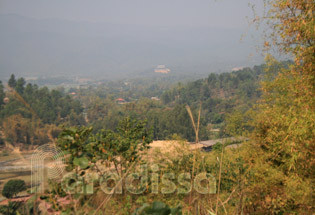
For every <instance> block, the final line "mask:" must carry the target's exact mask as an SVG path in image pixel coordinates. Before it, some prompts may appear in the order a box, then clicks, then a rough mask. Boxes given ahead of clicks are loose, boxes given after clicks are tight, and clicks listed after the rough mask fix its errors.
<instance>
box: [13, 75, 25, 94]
mask: <svg viewBox="0 0 315 215" xmlns="http://www.w3.org/2000/svg"><path fill="white" fill-rule="evenodd" d="M24 85H25V80H24V78H19V79H18V80H17V82H16V85H15V90H16V92H17V93H19V94H21V95H22V94H23V92H24Z"/></svg>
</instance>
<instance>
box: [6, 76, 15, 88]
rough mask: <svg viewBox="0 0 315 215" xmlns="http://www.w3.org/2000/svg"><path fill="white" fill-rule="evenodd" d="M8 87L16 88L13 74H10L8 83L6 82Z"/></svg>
mask: <svg viewBox="0 0 315 215" xmlns="http://www.w3.org/2000/svg"><path fill="white" fill-rule="evenodd" d="M8 85H9V87H11V88H15V86H16V80H15V76H14V74H12V75H11V76H10V79H9V81H8Z"/></svg>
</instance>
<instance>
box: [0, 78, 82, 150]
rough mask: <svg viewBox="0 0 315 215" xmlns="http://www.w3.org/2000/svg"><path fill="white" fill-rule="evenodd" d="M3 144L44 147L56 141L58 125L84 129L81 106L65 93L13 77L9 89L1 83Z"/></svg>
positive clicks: (0, 107) (0, 108)
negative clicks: (5, 141)
mask: <svg viewBox="0 0 315 215" xmlns="http://www.w3.org/2000/svg"><path fill="white" fill-rule="evenodd" d="M0 99H1V102H2V103H0V118H1V122H2V123H1V128H2V129H1V130H2V133H3V135H2V142H3V140H7V141H9V142H10V143H12V144H26V145H25V146H28V145H41V144H45V143H47V142H50V141H51V140H49V135H53V136H54V137H57V135H58V132H57V133H56V132H53V131H54V130H59V129H58V128H57V126H58V125H83V124H84V123H85V121H84V119H83V116H82V111H83V109H82V106H81V104H80V102H79V101H78V100H74V99H73V98H71V97H70V96H69V95H66V93H65V92H63V91H62V90H57V89H56V90H49V89H48V88H47V87H41V88H39V87H38V86H37V85H32V84H26V82H25V80H24V78H18V79H17V80H16V79H15V76H14V75H12V76H11V78H10V80H9V81H8V87H7V88H4V86H3V84H2V83H0Z"/></svg>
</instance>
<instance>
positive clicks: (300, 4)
mask: <svg viewBox="0 0 315 215" xmlns="http://www.w3.org/2000/svg"><path fill="white" fill-rule="evenodd" d="M267 2H268V3H269V7H270V10H269V16H267V17H269V18H268V19H269V20H268V24H269V25H270V26H271V27H272V29H273V33H272V35H271V36H270V37H269V38H270V39H271V42H270V41H269V42H268V41H266V43H265V45H266V46H269V45H270V44H276V45H278V47H279V48H280V51H282V52H284V53H286V54H290V55H291V56H293V57H294V61H295V64H294V65H292V66H290V67H289V68H281V67H280V66H279V64H278V62H276V61H275V59H274V58H272V57H270V56H268V57H267V62H268V69H267V73H268V70H269V71H271V70H277V71H278V75H277V76H275V77H272V79H270V80H266V81H264V82H263V83H262V90H263V98H262V100H261V101H260V105H259V111H258V112H257V114H256V118H255V127H256V130H255V132H254V137H253V138H254V140H255V142H256V148H255V150H256V151H255V152H253V153H251V155H250V159H251V161H250V162H251V165H252V167H253V169H252V170H253V171H254V173H253V175H255V177H254V178H252V180H253V181H254V182H256V183H253V184H252V185H251V186H249V190H248V191H249V192H248V196H249V200H248V201H249V202H248V203H249V204H248V205H247V206H248V208H247V210H248V213H250V214H253V213H255V214H258V213H263V214H311V213H312V212H311V211H312V209H313V207H314V204H313V202H312V195H313V190H312V187H314V184H313V183H314V182H313V177H314V174H315V172H314V163H315V159H314V151H315V144H314V139H315V136H314V130H315V124H314V120H315V111H314V108H315V105H314V102H315V100H314V98H315V95H314V94H315V91H314V75H315V40H314V38H315V31H314V28H315V22H314V20H315V14H314V11H315V2H314V0H291V1H286V0H269V1H267ZM254 147H255V146H254ZM258 181H264V183H258Z"/></svg>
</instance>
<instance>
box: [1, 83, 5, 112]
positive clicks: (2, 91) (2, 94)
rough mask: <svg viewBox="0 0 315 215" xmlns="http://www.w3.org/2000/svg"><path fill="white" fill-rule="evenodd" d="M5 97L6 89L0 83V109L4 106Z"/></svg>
mask: <svg viewBox="0 0 315 215" xmlns="http://www.w3.org/2000/svg"><path fill="white" fill-rule="evenodd" d="M4 97H5V93H4V87H3V84H2V81H0V107H1V105H3V104H4V101H3V100H4Z"/></svg>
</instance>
